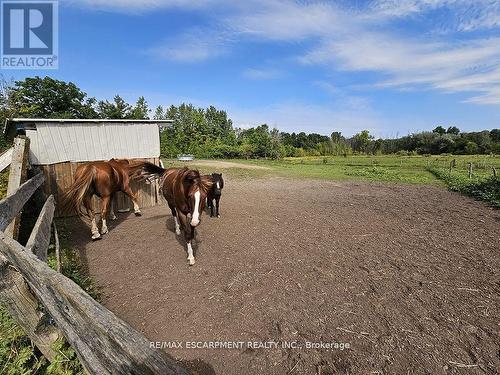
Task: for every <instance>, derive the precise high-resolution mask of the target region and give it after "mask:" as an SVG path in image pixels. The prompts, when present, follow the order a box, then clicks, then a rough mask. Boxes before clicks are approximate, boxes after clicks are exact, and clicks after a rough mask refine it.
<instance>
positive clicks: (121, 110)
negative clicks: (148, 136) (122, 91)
mask: <svg viewBox="0 0 500 375" xmlns="http://www.w3.org/2000/svg"><path fill="white" fill-rule="evenodd" d="M98 111H99V117H100V118H107V119H127V118H131V116H132V106H131V105H130V104H128V103H127V102H126V101H125V100H123V98H122V97H121V96H120V95H116V96H115V97H114V98H113V102H112V103H110V102H108V101H107V100H105V101H104V100H101V101H100V102H99V104H98Z"/></svg>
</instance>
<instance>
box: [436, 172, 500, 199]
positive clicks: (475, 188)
mask: <svg viewBox="0 0 500 375" xmlns="http://www.w3.org/2000/svg"><path fill="white" fill-rule="evenodd" d="M428 170H429V172H431V173H432V174H434V175H435V176H436V177H437V178H439V179H441V180H443V181H444V182H445V183H446V185H447V186H448V188H449V189H450V190H452V191H457V192H459V193H462V194H465V195H468V196H470V197H473V198H476V199H478V200H482V201H485V202H488V203H490V204H491V205H492V206H494V207H496V208H500V180H499V179H498V178H495V177H494V176H493V175H489V176H488V175H486V176H485V175H475V176H473V177H472V178H469V177H468V176H467V175H465V174H464V173H461V172H460V171H458V172H457V171H454V170H453V171H452V172H451V173H450V171H449V170H446V169H443V168H438V167H436V166H429V168H428Z"/></svg>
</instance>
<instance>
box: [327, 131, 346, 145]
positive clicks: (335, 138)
mask: <svg viewBox="0 0 500 375" xmlns="http://www.w3.org/2000/svg"><path fill="white" fill-rule="evenodd" d="M330 138H331V139H332V142H333V143H339V142H340V141H342V140H344V137H342V133H341V132H333V133H332V134H331V136H330Z"/></svg>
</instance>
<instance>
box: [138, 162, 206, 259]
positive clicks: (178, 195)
mask: <svg viewBox="0 0 500 375" xmlns="http://www.w3.org/2000/svg"><path fill="white" fill-rule="evenodd" d="M142 165H143V167H142V172H141V173H142V176H143V177H145V176H148V175H149V176H151V175H158V176H159V177H160V188H161V190H162V193H163V196H164V197H165V199H166V200H167V204H168V207H169V208H170V211H171V212H172V216H173V217H174V220H175V234H177V235H180V234H181V227H182V229H183V231H184V239H185V240H186V243H187V253H188V257H187V260H188V263H189V265H190V266H192V265H193V264H194V263H195V260H194V255H193V247H192V245H191V242H192V240H193V238H194V235H195V228H196V227H197V226H198V225H199V224H200V219H201V213H202V212H203V210H204V209H205V201H206V198H207V194H208V190H210V188H211V187H212V183H213V182H212V180H211V178H210V176H201V175H200V173H199V172H198V171H196V170H192V169H188V168H169V169H164V168H161V167H158V166H156V165H154V164H151V163H148V162H145V163H143V164H142Z"/></svg>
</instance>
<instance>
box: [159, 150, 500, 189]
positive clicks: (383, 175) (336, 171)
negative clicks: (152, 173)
mask: <svg viewBox="0 0 500 375" xmlns="http://www.w3.org/2000/svg"><path fill="white" fill-rule="evenodd" d="M453 159H455V160H456V167H455V168H453V171H452V174H454V175H455V174H459V175H461V176H467V164H468V163H469V162H471V163H473V175H474V176H475V177H479V178H483V177H487V176H491V175H492V171H493V170H492V168H493V167H495V168H496V169H497V171H498V172H499V173H500V156H488V155H473V156H468V155H464V156H455V155H446V156H429V157H425V156H395V155H382V156H365V155H355V156H348V157H346V158H345V157H342V156H331V157H304V158H286V159H283V160H239V159H238V160H231V162H236V163H241V164H247V165H248V164H250V165H255V166H260V167H266V168H268V169H243V168H233V167H231V168H224V167H208V166H205V165H197V163H196V160H195V161H194V162H190V163H189V164H188V165H190V166H192V167H195V168H199V169H200V170H201V171H203V172H204V173H208V172H212V171H224V170H227V171H228V172H229V173H230V174H231V175H234V176H240V177H266V176H279V177H290V178H317V179H326V180H363V181H385V182H402V183H413V184H442V183H443V182H442V180H440V179H439V178H437V177H436V176H435V175H434V174H433V173H431V172H430V171H429V170H428V169H429V167H431V166H432V167H435V168H439V169H443V170H449V166H450V162H451V161H452V160H453ZM221 162H223V161H222V160H221ZM166 164H168V165H176V166H180V165H186V163H182V162H178V161H166Z"/></svg>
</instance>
